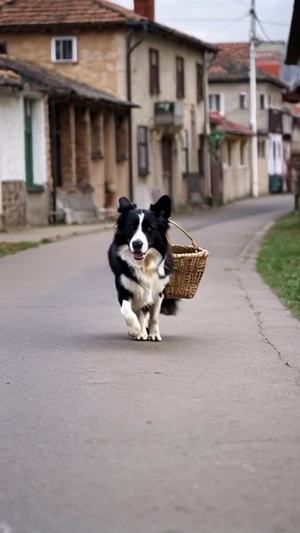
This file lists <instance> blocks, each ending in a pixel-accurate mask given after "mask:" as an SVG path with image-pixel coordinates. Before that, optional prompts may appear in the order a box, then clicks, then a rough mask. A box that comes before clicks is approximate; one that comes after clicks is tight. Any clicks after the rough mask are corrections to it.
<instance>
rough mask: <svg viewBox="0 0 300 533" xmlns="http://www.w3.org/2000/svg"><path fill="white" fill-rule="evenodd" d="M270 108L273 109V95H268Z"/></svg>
mask: <svg viewBox="0 0 300 533" xmlns="http://www.w3.org/2000/svg"><path fill="white" fill-rule="evenodd" d="M268 107H269V109H270V108H271V107H272V95H271V94H269V95H268Z"/></svg>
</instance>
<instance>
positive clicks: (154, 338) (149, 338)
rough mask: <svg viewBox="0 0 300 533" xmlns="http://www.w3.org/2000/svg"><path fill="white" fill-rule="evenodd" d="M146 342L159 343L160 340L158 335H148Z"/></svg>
mask: <svg viewBox="0 0 300 533" xmlns="http://www.w3.org/2000/svg"><path fill="white" fill-rule="evenodd" d="M148 340H149V341H151V342H161V341H162V338H161V335H160V333H150V335H149V336H148Z"/></svg>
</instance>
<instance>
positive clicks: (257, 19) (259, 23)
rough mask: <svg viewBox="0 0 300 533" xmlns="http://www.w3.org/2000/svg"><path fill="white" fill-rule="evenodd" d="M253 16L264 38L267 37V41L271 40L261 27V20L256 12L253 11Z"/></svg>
mask: <svg viewBox="0 0 300 533" xmlns="http://www.w3.org/2000/svg"><path fill="white" fill-rule="evenodd" d="M254 16H255V19H256V22H257V23H258V25H259V27H260V29H261V31H262V33H263V35H264V36H265V38H266V39H267V41H271V40H272V39H271V38H270V37H269V35H268V34H267V32H266V30H265V28H264V27H263V25H262V22H261V20H260V19H259V17H258V15H257V13H256V12H254Z"/></svg>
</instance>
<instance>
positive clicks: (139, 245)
mask: <svg viewBox="0 0 300 533" xmlns="http://www.w3.org/2000/svg"><path fill="white" fill-rule="evenodd" d="M132 248H133V249H134V251H135V252H139V251H140V250H141V249H142V248H143V241H140V240H139V239H138V240H136V241H133V243H132Z"/></svg>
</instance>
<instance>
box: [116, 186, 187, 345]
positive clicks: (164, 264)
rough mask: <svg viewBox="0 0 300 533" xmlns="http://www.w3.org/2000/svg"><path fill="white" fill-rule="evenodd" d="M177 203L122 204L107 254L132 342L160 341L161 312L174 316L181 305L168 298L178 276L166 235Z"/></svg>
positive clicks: (166, 198) (163, 200)
mask: <svg viewBox="0 0 300 533" xmlns="http://www.w3.org/2000/svg"><path fill="white" fill-rule="evenodd" d="M171 208H172V202H171V198H170V197H169V196H167V195H164V196H162V197H161V198H160V199H159V200H158V201H157V202H156V203H155V204H151V205H150V209H148V210H146V209H138V208H137V206H136V205H135V204H133V203H131V202H130V201H129V200H128V199H127V198H125V197H122V198H120V200H119V208H118V213H119V218H118V221H117V229H116V232H115V235H114V239H113V242H112V244H111V246H110V248H109V251H108V259H109V264H110V267H111V269H112V271H113V273H114V275H115V283H116V289H117V293H118V299H119V303H120V306H121V314H122V316H123V317H124V319H125V323H126V326H127V330H128V335H129V337H131V338H133V339H136V340H140V341H147V340H150V341H153V342H160V341H161V340H162V337H161V334H160V327H159V316H160V313H163V314H168V315H174V314H176V311H177V302H176V301H175V300H170V299H167V298H166V297H165V289H166V286H167V285H168V283H169V281H170V278H171V275H172V273H173V261H172V254H171V250H170V246H169V243H168V238H167V232H168V230H169V218H170V215H171Z"/></svg>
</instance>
